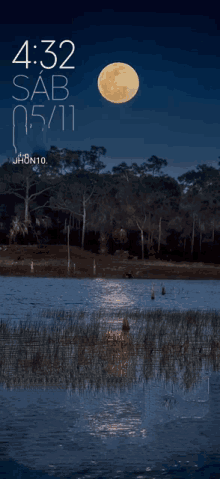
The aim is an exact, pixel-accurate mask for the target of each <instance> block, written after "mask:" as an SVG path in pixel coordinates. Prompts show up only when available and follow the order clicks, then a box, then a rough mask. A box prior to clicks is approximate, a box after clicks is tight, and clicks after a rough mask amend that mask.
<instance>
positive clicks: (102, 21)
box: [0, 8, 220, 177]
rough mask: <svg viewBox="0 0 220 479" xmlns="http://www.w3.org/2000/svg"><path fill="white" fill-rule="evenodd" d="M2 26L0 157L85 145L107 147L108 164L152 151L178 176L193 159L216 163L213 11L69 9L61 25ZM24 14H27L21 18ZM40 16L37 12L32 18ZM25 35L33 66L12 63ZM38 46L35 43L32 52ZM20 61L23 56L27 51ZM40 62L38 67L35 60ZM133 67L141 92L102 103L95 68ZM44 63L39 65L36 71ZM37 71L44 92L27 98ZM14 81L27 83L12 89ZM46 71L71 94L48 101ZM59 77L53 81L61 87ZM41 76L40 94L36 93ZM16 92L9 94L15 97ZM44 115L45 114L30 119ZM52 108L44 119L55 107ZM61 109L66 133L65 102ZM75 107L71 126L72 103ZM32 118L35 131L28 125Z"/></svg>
mask: <svg viewBox="0 0 220 479" xmlns="http://www.w3.org/2000/svg"><path fill="white" fill-rule="evenodd" d="M58 18H59V16H57V19H56V22H55V21H51V23H49V22H48V23H46V24H45V23H43V24H42V23H40V22H39V23H35V24H33V23H32V24H30V23H28V22H27V23H19V21H18V22H17V23H14V24H13V25H12V24H8V23H7V24H1V32H0V35H1V67H0V68H1V90H0V91H1V93H0V95H1V96H0V105H1V116H0V136H1V143H0V145H1V151H0V164H2V163H3V162H5V161H6V160H7V158H8V157H9V158H13V159H14V158H15V157H16V156H17V154H18V153H20V152H21V153H22V154H25V153H29V154H30V155H31V154H32V153H33V152H34V151H36V150H37V151H39V152H40V153H41V154H42V153H44V152H45V151H47V150H49V148H50V146H56V147H58V148H68V149H70V150H90V147H91V146H92V145H95V146H103V147H105V148H106V150H107V153H106V156H105V157H103V158H102V160H103V161H104V163H105V164H106V165H107V168H106V170H104V171H111V169H112V167H113V166H115V165H118V164H120V163H121V162H122V161H126V162H127V163H128V165H130V164H131V163H132V162H137V163H138V164H141V163H143V162H144V161H146V159H148V158H150V157H151V156H152V155H156V156H158V157H159V158H164V159H166V160H167V161H168V167H166V168H164V170H163V171H164V173H167V174H169V175H171V176H173V177H177V176H179V175H181V174H182V173H184V172H186V171H187V170H189V169H191V168H194V167H195V166H196V165H198V164H203V163H206V164H209V165H212V166H217V163H218V161H219V159H218V157H219V156H220V114H219V112H220V61H219V60H220V59H219V57H220V28H219V24H218V20H217V19H216V18H214V15H208V13H206V12H200V13H197V14H196V13H195V12H193V11H192V12H191V13H190V11H188V12H187V11H181V12H177V11H175V12H168V11H167V12H161V13H159V12H157V13H155V12H143V11H139V12H135V11H132V12H131V11H130V12H120V11H116V10H115V9H113V8H112V9H106V10H102V11H101V10H100V11H99V12H97V11H96V12H84V13H83V12H80V11H79V10H76V9H73V12H70V14H69V15H68V14H66V23H64V21H63V19H62V22H61V17H60V23H59V20H58ZM24 19H25V17H24ZM36 19H37V17H36ZM44 21H45V18H44ZM26 40H29V60H31V61H32V63H31V64H29V67H28V69H26V68H25V64H13V63H12V60H13V59H14V57H15V56H16V54H17V53H18V51H19V50H20V48H21V47H22V45H23V43H24V42H25V41H26ZM41 40H51V41H52V40H55V43H54V45H53V46H52V47H51V51H54V53H55V54H56V55H57V64H56V66H55V67H54V68H52V69H44V68H42V66H41V65H40V63H39V62H40V61H42V62H43V63H44V65H46V66H50V65H51V63H52V62H53V61H54V57H53V56H52V55H51V54H48V53H45V49H46V48H47V47H48V46H49V43H41ZM63 40H70V41H71V42H73V43H74V44H75V51H74V53H73V55H72V56H71V57H70V58H69V60H68V61H67V62H66V65H69V66H75V69H59V66H60V65H61V63H62V62H63V61H64V60H65V59H66V58H67V56H68V55H69V54H70V52H71V44H70V43H65V44H64V45H63V47H62V48H59V44H60V43H61V42H62V41H63ZM34 45H37V48H36V49H34ZM18 60H25V50H23V52H22V53H21V55H20V56H19V58H18ZM34 61H37V64H34V63H33V62H34ZM115 62H122V63H127V64H128V65H130V66H131V67H132V68H134V70H135V71H136V72H137V74H138V76H139V82H140V86H139V90H138V92H137V94H136V96H135V97H134V98H132V99H131V100H130V101H128V102H127V103H121V104H113V103H110V102H109V101H107V100H105V99H104V98H103V97H102V96H101V94H100V92H99V90H98V87H97V80H98V76H99V74H100V72H101V70H102V69H103V68H104V67H105V66H106V65H108V64H110V63H115ZM42 70H43V71H42ZM40 72H42V74H41V77H42V79H43V81H44V85H45V87H46V89H47V93H48V95H49V100H48V98H47V97H46V95H45V94H39V93H38V94H35V96H34V97H33V99H32V100H31V96H32V94H33V91H34V88H35V87H36V83H37V80H38V78H39V75H40ZM16 75H26V76H27V77H28V78H24V77H20V78H17V80H16V83H17V84H19V85H20V86H23V87H24V88H27V89H28V90H29V99H27V100H25V101H21V99H23V98H25V97H26V96H27V91H26V90H24V89H21V88H18V87H16V86H15V85H14V84H13V78H14V77H15V76H16ZM52 75H63V76H65V77H66V78H67V80H68V84H67V85H66V88H67V89H68V90H69V96H68V98H66V99H65V100H62V99H60V100H55V99H54V100H52V89H51V87H52ZM65 82H66V80H65V79H63V78H57V79H56V80H55V85H64V84H65ZM42 90H43V87H42V83H41V82H39V84H38V87H37V88H36V91H42ZM13 96H14V97H17V98H18V99H20V101H19V100H15V99H13V98H12V97H13ZM64 96H66V91H64V90H63V89H57V90H56V91H55V92H54V97H55V98H63V97H64ZM19 104H22V105H23V106H25V107H26V108H27V113H28V120H27V131H28V134H27V135H26V134H25V113H24V110H23V109H22V108H18V109H17V110H16V113H15V144H16V146H17V154H16V153H15V149H14V147H13V137H12V113H13V109H14V107H15V106H17V105H19ZM34 105H44V108H42V106H41V107H38V108H35V113H36V114H37V113H38V114H41V115H44V117H45V122H46V126H45V127H44V131H42V126H43V123H42V119H41V118H40V117H35V118H34V117H31V113H32V109H33V106H34ZM55 105H56V110H55V113H54V117H53V118H52V120H51V125H50V128H48V122H49V119H50V116H51V113H52V110H53V108H54V106H55ZM59 105H63V106H64V121H65V126H64V131H62V116H61V112H62V109H61V107H59ZM69 105H74V131H72V111H73V110H72V107H71V108H70V107H69ZM30 123H32V125H33V126H32V128H30Z"/></svg>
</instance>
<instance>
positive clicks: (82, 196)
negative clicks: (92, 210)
mask: <svg viewBox="0 0 220 479" xmlns="http://www.w3.org/2000/svg"><path fill="white" fill-rule="evenodd" d="M97 196H98V191H97V175H95V174H94V173H89V172H87V171H84V170H81V171H79V172H77V173H74V174H73V173H70V174H68V175H66V176H65V179H64V180H63V182H62V184H61V185H60V188H59V190H58V192H57V194H56V195H55V196H53V197H51V198H50V207H51V208H52V209H57V210H62V211H66V212H68V213H71V214H74V215H76V216H78V217H80V218H81V219H82V223H83V225H82V242H81V246H82V248H84V240H85V230H86V225H88V224H89V221H88V220H87V211H88V208H89V207H91V205H92V204H94V202H95V200H96V197H97Z"/></svg>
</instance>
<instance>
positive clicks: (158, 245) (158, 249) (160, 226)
mask: <svg viewBox="0 0 220 479" xmlns="http://www.w3.org/2000/svg"><path fill="white" fill-rule="evenodd" d="M160 241H161V218H160V221H159V239H158V253H159V252H160Z"/></svg>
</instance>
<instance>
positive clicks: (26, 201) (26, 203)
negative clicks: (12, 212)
mask: <svg viewBox="0 0 220 479" xmlns="http://www.w3.org/2000/svg"><path fill="white" fill-rule="evenodd" d="M28 202H29V178H27V182H26V194H25V200H24V204H25V213H24V222H25V224H27V223H28V219H29V218H28Z"/></svg>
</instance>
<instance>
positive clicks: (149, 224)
mask: <svg viewBox="0 0 220 479" xmlns="http://www.w3.org/2000/svg"><path fill="white" fill-rule="evenodd" d="M150 220H151V214H150V213H149V222H148V248H149V247H150V244H151V241H150V233H151V221H150Z"/></svg>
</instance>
